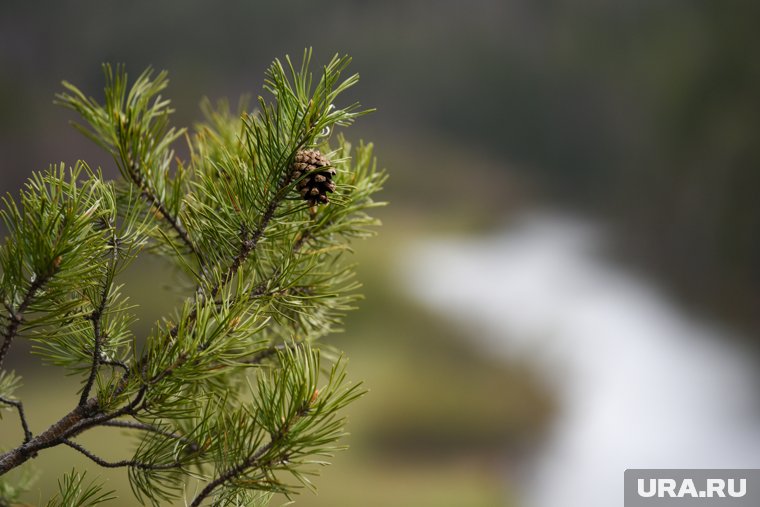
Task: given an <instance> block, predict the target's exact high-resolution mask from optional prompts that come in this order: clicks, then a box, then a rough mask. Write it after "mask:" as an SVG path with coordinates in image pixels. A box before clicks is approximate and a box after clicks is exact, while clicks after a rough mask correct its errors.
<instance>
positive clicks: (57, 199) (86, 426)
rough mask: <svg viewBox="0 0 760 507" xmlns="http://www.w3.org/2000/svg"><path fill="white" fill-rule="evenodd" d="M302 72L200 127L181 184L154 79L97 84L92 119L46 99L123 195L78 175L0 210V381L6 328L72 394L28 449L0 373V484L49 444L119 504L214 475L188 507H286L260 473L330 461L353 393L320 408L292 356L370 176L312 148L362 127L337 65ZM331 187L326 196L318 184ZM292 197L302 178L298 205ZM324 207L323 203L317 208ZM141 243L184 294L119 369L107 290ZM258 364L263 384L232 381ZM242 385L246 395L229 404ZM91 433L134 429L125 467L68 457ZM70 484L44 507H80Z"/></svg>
mask: <svg viewBox="0 0 760 507" xmlns="http://www.w3.org/2000/svg"><path fill="white" fill-rule="evenodd" d="M309 56H310V54H309V53H308V52H307V53H306V54H305V58H304V63H303V66H302V67H301V69H300V70H295V69H294V67H293V65H292V62H291V61H290V59H286V61H285V63H286V65H283V64H282V63H281V62H279V61H276V62H275V63H274V64H273V65H272V67H271V68H270V69H269V71H268V73H267V78H266V84H265V89H266V90H267V91H268V92H270V93H271V94H272V95H273V96H274V101H272V102H271V103H267V102H266V101H264V99H263V98H260V99H259V106H260V109H259V111H257V112H256V113H252V114H249V113H243V115H242V118H240V117H238V118H234V117H233V116H232V115H230V114H229V113H223V112H222V113H219V114H215V113H213V112H212V113H210V114H209V116H211V118H212V120H213V121H212V125H204V126H202V127H201V128H200V129H199V132H201V133H205V134H204V135H200V134H199V135H198V136H197V137H196V138H195V140H194V141H190V144H191V146H190V149H191V156H192V158H191V162H190V163H189V165H187V166H185V165H184V163H183V162H181V161H178V160H177V161H175V159H174V157H173V151H172V149H171V144H172V143H173V142H174V141H175V140H176V139H177V138H178V137H179V136H180V135H181V133H182V132H183V131H182V130H179V131H178V130H175V129H173V128H169V127H168V115H169V114H170V113H171V110H170V109H169V108H168V107H167V106H168V103H169V102H168V101H167V100H165V99H162V98H161V96H160V95H158V93H159V92H160V91H161V90H163V89H164V87H165V86H166V77H165V74H164V73H160V74H159V75H158V76H157V77H156V78H155V79H153V78H152V77H151V74H150V72H146V73H143V74H142V75H141V76H140V77H139V78H138V79H137V80H136V81H135V83H134V84H133V85H132V87H131V89H129V90H128V88H127V79H126V73H125V72H124V71H123V69H117V72H116V75H114V74H113V73H112V72H111V69H110V67H106V77H107V86H106V100H105V104H104V105H100V104H98V103H97V102H95V101H94V100H93V99H89V98H86V97H85V96H84V95H83V94H82V93H81V92H80V91H79V90H78V89H76V88H75V87H73V86H72V85H68V84H65V87H66V89H67V92H66V93H64V94H61V95H59V96H58V99H59V101H60V102H62V103H63V104H64V105H65V106H67V107H69V108H71V109H74V110H76V111H77V112H79V113H80V114H81V116H82V118H83V119H84V120H85V123H86V124H87V125H89V128H84V127H79V128H80V130H82V131H83V132H84V133H85V134H86V135H87V136H88V137H90V138H91V139H93V140H94V141H95V142H96V143H98V144H99V145H100V146H102V147H104V148H105V149H106V150H108V151H109V152H111V154H112V155H113V156H114V159H115V161H116V164H117V166H118V167H119V169H120V171H121V173H122V176H123V178H124V180H125V181H126V182H127V184H126V185H122V186H120V187H118V190H117V187H115V186H114V185H112V184H110V183H105V182H104V181H103V179H102V174H100V173H95V172H93V171H90V170H89V169H85V170H84V173H85V176H86V178H83V179H82V181H81V183H80V182H79V180H78V178H79V176H80V173H79V171H80V169H81V167H80V169H76V170H74V171H73V172H72V175H71V177H70V178H69V179H66V178H64V175H63V169H61V171H60V174H59V173H58V172H55V173H53V174H51V175H48V176H42V177H39V178H37V179H36V180H34V181H33V183H32V184H30V186H29V188H30V191H29V192H26V193H22V202H21V207H20V208H19V207H17V206H16V205H15V203H14V202H13V201H12V200H6V202H5V203H6V207H8V208H9V211H8V212H0V213H3V218H5V220H6V223H7V224H9V227H8V229H9V230H10V231H12V232H11V237H10V239H9V241H8V242H6V245H4V246H1V247H0V269H1V270H2V272H3V279H2V281H0V294H2V298H0V300H1V301H0V302H1V303H2V305H3V307H4V308H5V310H6V312H3V313H2V314H1V315H0V337H2V338H3V341H2V344H0V366H2V362H3V359H4V357H5V356H6V355H7V350H8V348H9V347H10V346H11V342H12V341H13V339H14V337H15V336H17V335H19V334H20V332H21V328H22V327H23V329H24V336H26V333H27V331H28V332H29V336H30V338H31V339H32V340H34V341H35V344H36V347H37V351H38V352H39V353H40V354H41V355H42V356H43V357H44V358H45V359H46V360H48V361H50V362H52V363H53V364H56V365H59V366H63V367H65V368H66V369H68V370H69V371H70V372H72V373H75V374H78V375H80V376H81V378H82V381H83V388H82V391H81V393H80V395H79V397H78V398H79V399H78V402H77V405H76V406H75V407H74V408H73V409H72V410H71V411H70V412H69V413H67V414H65V415H63V416H62V417H61V418H60V419H59V420H58V421H56V422H55V423H53V424H51V425H50V426H49V427H48V428H47V429H46V430H45V431H43V432H42V433H39V434H37V435H33V434H32V433H31V431H29V428H28V424H27V422H26V418H25V415H24V412H23V405H22V404H21V402H16V401H15V400H13V399H12V397H11V396H12V391H13V389H15V387H16V386H17V384H18V383H17V380H16V377H15V376H14V375H13V374H12V373H7V372H4V371H0V402H3V403H5V404H7V405H10V406H13V407H15V408H16V410H17V412H18V413H19V417H20V419H21V422H22V427H23V429H24V434H25V438H24V442H23V443H22V444H21V445H19V446H17V447H16V448H14V449H10V450H8V451H6V452H4V453H2V454H0V475H3V474H4V473H5V472H7V471H9V470H11V469H13V468H15V467H17V466H19V465H21V464H23V463H25V462H27V461H28V460H30V459H31V458H33V457H35V456H36V455H37V453H38V452H40V451H42V450H44V449H47V448H51V447H55V446H59V445H65V446H68V447H71V448H72V449H74V450H75V451H76V452H79V453H80V454H82V455H84V456H86V457H87V458H88V459H90V460H91V461H93V462H94V463H96V464H97V465H99V466H102V467H107V468H116V467H126V468H128V469H129V477H130V481H131V484H132V487H133V491H134V492H135V495H136V496H137V497H138V500H139V501H140V502H142V501H143V499H146V500H148V501H150V502H152V503H153V504H154V505H157V503H158V502H159V501H160V500H171V499H173V498H176V497H177V496H179V495H180V494H181V491H182V489H183V488H184V484H185V482H186V477H187V473H188V472H187V470H184V464H185V463H189V460H192V463H193V464H194V465H196V466H197V467H198V468H199V474H207V473H208V470H209V467H211V468H212V469H213V470H216V473H218V474H219V475H218V476H216V477H213V476H212V477H211V478H210V479H209V481H210V482H208V483H207V484H206V485H205V488H204V489H203V491H202V492H201V494H199V495H198V496H197V497H196V499H195V500H194V503H193V505H200V503H201V502H203V501H204V499H206V498H208V497H210V496H216V495H221V496H220V498H225V499H226V498H227V497H228V495H233V496H234V497H235V498H237V499H240V498H243V497H240V496H238V495H240V494H242V492H243V490H244V489H247V488H252V489H253V490H259V491H262V492H265V491H284V492H286V493H287V492H289V491H291V486H288V485H286V484H280V483H279V482H278V479H275V478H274V475H273V474H275V473H278V472H283V471H284V472H290V473H292V474H293V477H295V478H296V479H298V480H302V479H303V475H302V473H301V470H300V468H301V467H308V464H309V463H311V462H312V461H311V459H312V457H311V456H314V455H317V456H319V455H329V453H330V452H331V451H332V450H334V449H336V447H333V443H334V442H335V441H337V439H338V438H340V437H341V436H342V435H343V420H342V419H341V418H340V417H339V416H338V415H336V414H337V412H338V411H339V410H341V409H342V408H343V407H344V406H345V405H346V404H348V403H350V402H351V401H353V400H355V399H356V398H357V397H358V396H360V395H361V392H360V390H358V389H357V388H356V386H353V387H347V388H342V387H340V384H341V383H342V382H343V381H344V379H345V374H344V373H342V372H341V373H336V369H335V368H336V367H337V366H338V365H337V363H336V364H335V365H334V367H333V370H332V372H331V373H330V379H329V382H328V386H327V387H325V388H324V390H323V391H320V389H318V387H317V382H318V379H319V378H321V375H322V373H321V372H323V371H324V370H323V369H322V368H320V366H319V357H320V352H319V351H318V350H316V349H313V348H311V347H310V345H309V344H310V342H311V341H312V340H315V339H317V338H319V337H320V336H321V335H322V334H324V333H326V332H328V331H329V330H330V329H332V326H333V325H335V324H336V323H337V322H339V320H340V317H339V314H338V313H337V312H341V311H343V310H345V309H347V308H349V306H348V305H349V303H350V301H351V300H352V299H351V298H352V297H354V296H353V295H352V294H351V293H350V291H353V290H354V289H355V288H356V284H355V283H354V282H353V281H352V279H351V277H352V276H353V271H352V269H351V268H350V267H347V266H346V265H345V264H344V263H342V262H340V263H339V262H338V259H339V258H340V257H341V255H342V252H344V251H346V250H347V249H348V241H349V240H350V239H351V238H353V237H362V236H364V235H366V232H365V230H364V229H363V228H364V227H366V226H367V225H371V224H372V221H371V219H369V218H368V217H366V215H364V214H363V210H365V209H366V208H369V207H372V206H373V205H374V203H373V202H372V201H371V199H370V195H371V194H372V193H373V192H375V191H377V190H378V189H379V186H380V184H381V183H382V181H381V180H382V177H378V176H377V174H376V173H375V172H374V168H373V167H372V166H371V165H370V164H369V163H368V162H367V155H366V152H360V153H359V158H358V160H359V161H358V162H357V164H356V167H351V166H350V164H349V163H348V162H347V161H348V159H349V156H348V148H347V143H345V141H344V140H343V139H342V137H341V138H339V148H338V150H337V151H333V150H332V149H331V148H330V147H329V145H328V144H327V137H329V133H330V132H331V130H332V129H333V128H335V127H339V126H346V125H348V124H350V123H351V122H352V121H353V120H354V118H355V117H357V116H358V115H360V114H362V112H359V111H357V110H356V106H355V105H352V106H349V107H345V108H339V107H336V106H335V101H336V97H337V95H338V94H339V93H340V92H342V91H343V90H345V89H346V88H348V87H349V86H351V85H353V84H354V83H355V82H356V76H351V77H349V78H347V79H346V80H345V81H342V82H341V81H340V79H339V76H340V73H341V72H342V71H343V70H344V69H345V67H346V65H347V64H348V61H349V60H348V58H345V57H343V58H337V57H336V58H334V59H333V60H331V61H330V63H329V64H328V65H327V66H325V68H324V69H323V72H322V74H321V75H319V76H318V79H315V80H312V75H311V73H309V72H308V60H309ZM288 70H289V71H290V74H288ZM318 150H323V151H324V153H325V155H324V156H323V155H321V154H320V152H319V151H318ZM326 156H329V157H330V158H331V159H333V164H334V168H333V165H329V170H327V169H324V170H323V171H322V173H320V174H316V173H307V175H306V176H303V173H298V174H299V175H300V176H297V175H296V169H294V168H295V167H296V166H297V164H296V162H297V161H303V160H312V158H313V160H316V161H317V163H318V164H322V165H320V166H319V167H321V168H324V167H327V164H330V162H329V161H328V160H327V158H326ZM334 156H335V157H334ZM299 157H300V158H299ZM308 157H312V158H308ZM294 161H295V162H294ZM298 163H299V164H301V163H303V162H298ZM310 163H311V162H310ZM78 167H79V166H78ZM82 167H84V166H82ZM315 167H316V166H315ZM298 170H299V171H300V170H302V169H298ZM336 174H337V175H339V176H342V177H343V178H344V179H343V180H342V181H337V180H336V182H333V181H331V178H332V176H334V175H336ZM298 178H302V179H303V178H309V181H310V183H309V185H312V187H313V188H312V187H309V190H308V192H310V196H308V198H307V197H306V196H305V195H304V192H303V189H304V188H305V187H304V185H301V183H300V182H301V181H302V180H299V179H298ZM320 178H321V179H320ZM299 185H300V187H299ZM299 190H300V191H301V192H300V193H299V192H298V191H299ZM320 192H321V193H320ZM325 192H334V194H331V196H330V199H329V205H327V203H328V199H327V196H326V194H325ZM317 194H318V195H317ZM323 194H324V195H323ZM298 195H300V196H301V198H299V197H298ZM125 198H126V200H125ZM304 201H306V202H304ZM145 203H147V205H148V207H149V209H148V210H147V211H146V210H145ZM153 217H158V218H159V219H160V222H161V223H160V224H159V225H158V226H156V225H154V224H151V223H150V221H151V220H152V219H153ZM114 224H119V228H120V232H119V233H118V234H117V232H116V228H115V226H114ZM122 230H123V231H125V232H124V234H122V232H121V231H122ZM122 240H123V241H124V243H123V244H122V243H121V241H122ZM145 244H149V245H152V246H153V247H154V248H152V252H154V253H157V254H158V255H161V256H164V257H169V258H171V259H172V260H174V261H175V262H177V263H178V264H179V266H180V267H181V268H182V269H183V270H184V271H185V272H186V273H187V274H189V275H190V276H191V277H192V281H193V282H194V283H195V284H196V286H197V289H196V290H195V292H194V293H193V294H192V295H191V296H189V297H188V298H187V299H186V301H185V302H184V304H183V306H182V307H181V308H180V309H179V311H178V315H177V316H175V317H174V318H173V319H172V320H173V321H174V322H177V324H171V323H169V322H168V321H166V320H164V321H162V323H160V324H158V326H157V329H156V331H154V332H153V333H152V334H151V335H150V336H148V337H147V339H146V341H145V347H144V349H143V351H142V352H141V353H136V351H135V350H134V343H135V342H136V341H137V340H136V339H135V337H134V336H133V335H132V333H131V330H130V325H131V323H132V322H133V321H134V317H133V316H132V314H131V311H130V310H131V306H130V305H128V304H127V303H126V298H123V297H122V296H121V294H120V288H121V286H120V285H115V284H114V283H115V282H114V280H115V279H116V277H117V275H118V273H119V272H120V270H121V269H122V268H123V266H124V265H125V264H126V263H128V262H129V261H130V260H131V259H134V258H135V257H136V256H137V252H138V250H140V248H141V247H142V246H143V245H145ZM122 247H123V248H122ZM188 253H189V255H188ZM19 259H20V260H19ZM49 259H55V260H54V261H52V265H53V268H54V269H48V267H49V266H50V265H51V263H50V261H49ZM195 261H197V263H196V262H195ZM46 266H47V267H46ZM199 266H200V270H198V269H197V268H198V267H199ZM59 271H60V275H59V274H58V272H59ZM30 272H31V273H32V274H36V276H32V277H30V276H29V275H30ZM41 273H46V274H45V275H44V276H42V275H41ZM54 274H55V275H56V276H55V278H54V279H53V275H54ZM23 287H26V288H27V291H26V292H24V291H23V290H22V288H23ZM19 292H21V294H19ZM24 314H26V318H25V316H24ZM274 357H277V358H278V360H276V361H272V363H271V367H267V368H250V366H251V365H257V364H260V363H263V362H264V361H267V360H268V359H270V358H274ZM107 367H110V368H107ZM341 371H342V370H341ZM6 373H7V374H6ZM250 376H255V378H256V379H257V380H256V381H257V383H258V384H257V385H258V389H255V390H254V391H252V392H251V393H248V394H246V393H244V392H243V386H245V385H246V382H245V380H246V379H250V378H251V377H250ZM320 392H321V393H322V394H320ZM230 414H231V415H230ZM99 427H100V428H102V427H119V428H123V429H128V430H134V431H135V432H136V433H135V434H136V436H138V437H139V442H140V443H139V445H138V447H137V450H136V453H135V455H134V458H132V459H122V460H115V461H109V460H106V459H104V458H103V457H101V456H98V455H96V454H94V453H93V452H92V451H90V450H89V449H87V448H85V447H83V446H82V445H81V444H79V443H77V442H76V441H75V439H76V437H78V436H79V435H81V434H83V433H84V432H86V431H89V430H91V429H94V428H99ZM217 437H218V438H217ZM267 441H268V442H269V443H266V442H267ZM177 449H180V450H181V451H182V452H185V453H187V455H186V456H185V455H184V454H183V455H182V456H181V457H179V456H178V455H176V452H177ZM186 458H187V461H186ZM79 483H81V477H80V476H78V475H76V474H74V475H72V476H71V477H70V479H68V480H67V481H65V482H64V483H63V486H62V489H61V494H60V498H61V500H60V501H61V502H64V503H65V502H66V501H69V500H70V499H75V498H79V497H78V496H77V495H76V494H74V493H72V494H71V495H70V494H68V493H69V492H70V491H69V490H70V488H74V487H77V484H79ZM96 489H97V488H96ZM96 489H93V490H92V491H96ZM220 490H221V491H220ZM88 491H89V490H88ZM178 492H179V493H178ZM72 495H73V496H72ZM229 498H233V497H232V496H230V497H229ZM51 505H54V504H51Z"/></svg>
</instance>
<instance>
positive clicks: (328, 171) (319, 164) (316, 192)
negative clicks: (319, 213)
mask: <svg viewBox="0 0 760 507" xmlns="http://www.w3.org/2000/svg"><path fill="white" fill-rule="evenodd" d="M333 176H335V169H334V168H332V167H330V161H329V160H328V159H327V157H325V156H324V155H322V153H320V152H319V150H301V151H299V152H298V153H296V156H295V159H293V164H291V166H290V177H291V179H292V180H293V181H297V182H298V183H296V190H297V191H298V193H299V194H300V195H301V198H302V199H303V200H304V201H307V202H308V203H309V205H310V206H316V205H317V204H326V203H328V202H329V201H330V199H329V198H328V197H327V193H328V192H334V191H335V182H334V181H333V180H332V178H333Z"/></svg>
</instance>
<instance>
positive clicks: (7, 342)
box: [0, 268, 55, 367]
mask: <svg viewBox="0 0 760 507" xmlns="http://www.w3.org/2000/svg"><path fill="white" fill-rule="evenodd" d="M54 270H55V268H53V271H54ZM50 276H52V272H51V274H50V275H46V276H38V277H37V278H35V279H34V281H33V282H32V283H31V285H29V289H27V291H26V294H24V299H23V300H22V301H21V304H20V305H18V308H16V310H15V311H11V310H12V309H11V308H8V307H7V306H6V308H8V310H9V312H8V314H9V315H8V321H9V324H8V327H6V329H5V331H4V332H3V334H2V336H3V344H2V346H0V367H2V365H3V360H4V359H5V356H6V355H7V354H8V350H9V349H10V348H11V342H12V341H13V338H15V337H16V335H17V334H18V331H19V328H20V327H21V323H22V322H23V321H24V312H25V311H26V309H27V308H28V307H29V305H30V304H31V303H32V300H33V299H34V294H35V293H36V292H37V291H38V290H40V289H41V288H42V287H43V286H44V285H45V284H46V283H47V281H48V280H49V278H50Z"/></svg>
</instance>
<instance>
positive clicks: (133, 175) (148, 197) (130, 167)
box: [122, 157, 203, 266]
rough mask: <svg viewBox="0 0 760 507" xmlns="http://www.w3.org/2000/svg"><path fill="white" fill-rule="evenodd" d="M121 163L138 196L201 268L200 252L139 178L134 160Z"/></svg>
mask: <svg viewBox="0 0 760 507" xmlns="http://www.w3.org/2000/svg"><path fill="white" fill-rule="evenodd" d="M122 163H124V164H125V165H126V167H127V174H128V175H129V177H130V179H131V181H132V183H134V184H135V185H136V186H137V188H139V189H140V195H141V196H142V197H143V198H144V199H145V201H146V202H147V203H148V204H150V205H151V206H153V207H154V208H155V209H156V210H157V211H158V213H159V214H160V215H161V218H163V219H164V220H165V221H166V223H167V224H169V226H170V227H171V228H172V229H173V230H174V232H176V233H177V236H178V237H179V239H180V240H182V243H184V245H185V247H186V248H187V249H188V250H189V251H190V253H192V254H193V256H194V257H195V258H196V259H197V260H198V262H199V263H200V265H201V266H203V257H202V256H201V254H200V252H198V249H197V248H196V246H195V243H193V241H192V239H190V234H189V233H188V232H187V230H186V229H185V227H184V226H183V225H182V222H180V220H179V217H178V216H176V215H174V214H173V213H171V212H170V211H169V210H168V209H167V207H166V204H165V203H164V202H163V201H162V200H161V199H160V198H159V197H158V196H157V195H156V192H155V191H154V190H153V189H152V188H150V186H149V185H148V183H147V182H146V181H145V179H144V178H143V177H142V176H141V174H140V172H139V165H138V164H137V163H136V162H135V161H134V160H132V158H131V157H127V159H126V160H123V161H122Z"/></svg>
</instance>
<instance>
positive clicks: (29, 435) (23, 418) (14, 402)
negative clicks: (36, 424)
mask: <svg viewBox="0 0 760 507" xmlns="http://www.w3.org/2000/svg"><path fill="white" fill-rule="evenodd" d="M0 402H2V403H5V404H6V405H11V406H13V407H16V410H18V417H19V419H21V427H22V428H23V430H24V443H25V444H26V443H27V442H29V441H30V440H31V439H32V432H31V431H30V430H29V424H28V423H27V422H26V415H25V414H24V405H23V403H21V402H20V401H17V400H11V399H8V398H3V397H2V396H0Z"/></svg>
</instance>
